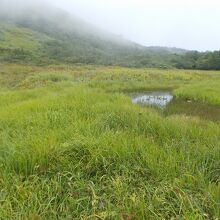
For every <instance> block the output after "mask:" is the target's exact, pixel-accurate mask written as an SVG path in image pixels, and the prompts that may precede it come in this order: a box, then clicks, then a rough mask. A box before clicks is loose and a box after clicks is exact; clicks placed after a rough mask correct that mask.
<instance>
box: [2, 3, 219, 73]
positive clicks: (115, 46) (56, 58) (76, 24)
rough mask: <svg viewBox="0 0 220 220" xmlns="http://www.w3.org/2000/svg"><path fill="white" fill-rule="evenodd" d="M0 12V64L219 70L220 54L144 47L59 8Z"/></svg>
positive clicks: (6, 9) (26, 8) (5, 10)
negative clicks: (99, 65) (68, 64)
mask: <svg viewBox="0 0 220 220" xmlns="http://www.w3.org/2000/svg"><path fill="white" fill-rule="evenodd" d="M4 7H7V6H4V5H3V6H2V7H1V8H0V62H19V63H29V64H52V63H85V64H102V65H121V66H131V67H162V68H172V67H174V68H184V69H220V53H219V52H214V53H208V52H207V53H199V52H194V51H187V50H183V49H179V48H167V47H144V46H141V45H138V44H136V43H134V42H131V41H128V40H126V39H123V38H122V37H119V36H117V35H113V34H111V33H108V32H105V31H103V30H100V29H98V28H96V27H94V26H93V25H91V24H88V23H86V22H84V21H82V20H81V19H79V18H77V17H74V16H73V15H69V14H68V13H67V12H65V11H62V10H61V9H56V8H53V7H49V6H45V7H40V6H33V5H32V6H29V7H25V8H22V9H17V10H16V9H14V10H13V11H12V9H11V10H9V9H8V8H4Z"/></svg>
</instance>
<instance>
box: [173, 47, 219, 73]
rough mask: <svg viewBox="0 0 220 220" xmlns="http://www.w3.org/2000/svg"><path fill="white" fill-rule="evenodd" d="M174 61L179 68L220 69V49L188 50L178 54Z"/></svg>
mask: <svg viewBox="0 0 220 220" xmlns="http://www.w3.org/2000/svg"><path fill="white" fill-rule="evenodd" d="M172 63H173V65H174V67H176V68H179V69H201V70H220V51H215V52H204V53H199V52H197V51H194V52H187V53H186V54H184V55H180V56H179V55H176V56H175V58H173V59H172Z"/></svg>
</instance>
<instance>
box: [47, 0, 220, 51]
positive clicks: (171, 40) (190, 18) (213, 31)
mask: <svg viewBox="0 0 220 220" xmlns="http://www.w3.org/2000/svg"><path fill="white" fill-rule="evenodd" d="M49 1H51V2H53V3H55V4H56V5H59V6H61V7H62V8H64V9H66V10H68V11H70V12H73V13H74V14H76V15H78V16H80V17H82V18H83V19H84V20H86V21H89V22H91V23H93V24H95V25H96V26H99V27H101V28H103V29H106V30H108V31H111V32H113V33H115V34H118V35H122V36H123V37H125V38H128V39H130V40H133V41H135V42H138V43H140V44H143V45H146V46H156V45H159V46H171V47H180V48H186V49H196V50H200V51H204V50H219V49H220V0H49Z"/></svg>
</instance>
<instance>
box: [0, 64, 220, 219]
mask: <svg viewBox="0 0 220 220" xmlns="http://www.w3.org/2000/svg"><path fill="white" fill-rule="evenodd" d="M0 86H1V89H0V219H21V220H23V219H31V220H32V219H36V220H38V219H45V220H46V219H124V220H133V219H138V220H139V219H185V220H194V219H195V220H197V219H199V220H200V219H213V220H217V219H219V216H220V181H219V180H220V123H219V121H216V122H213V121H209V120H203V119H202V118H199V117H189V116H186V115H183V114H180V115H177V114H172V115H170V116H167V117H165V116H163V115H161V114H160V113H159V112H158V111H156V110H155V109H152V108H147V107H146V108H142V107H140V106H137V105H133V104H132V103H131V100H130V99H129V97H127V96H125V95H124V93H127V92H129V91H139V90H140V91H141V90H149V89H170V90H173V93H174V94H175V95H176V97H177V98H178V97H179V98H182V99H190V100H195V101H197V102H200V103H206V104H208V105H210V106H216V108H218V107H219V106H220V99H219V97H220V90H219V88H220V73H219V72H203V71H180V70H178V71H177V70H163V71H162V70H153V69H126V68H117V67H94V66H50V67H33V66H18V65H0Z"/></svg>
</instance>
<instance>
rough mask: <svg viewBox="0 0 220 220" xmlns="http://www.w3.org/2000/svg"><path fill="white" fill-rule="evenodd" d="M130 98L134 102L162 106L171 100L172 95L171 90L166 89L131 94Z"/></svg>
mask: <svg viewBox="0 0 220 220" xmlns="http://www.w3.org/2000/svg"><path fill="white" fill-rule="evenodd" d="M131 98H132V102H133V103H134V104H140V105H150V106H156V107H159V108H164V107H166V105H167V104H168V103H170V102H171V101H172V99H173V95H172V93H171V92H167V91H154V92H145V93H138V94H133V95H132V96H131Z"/></svg>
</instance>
